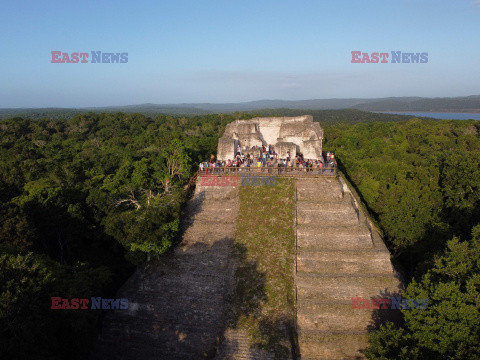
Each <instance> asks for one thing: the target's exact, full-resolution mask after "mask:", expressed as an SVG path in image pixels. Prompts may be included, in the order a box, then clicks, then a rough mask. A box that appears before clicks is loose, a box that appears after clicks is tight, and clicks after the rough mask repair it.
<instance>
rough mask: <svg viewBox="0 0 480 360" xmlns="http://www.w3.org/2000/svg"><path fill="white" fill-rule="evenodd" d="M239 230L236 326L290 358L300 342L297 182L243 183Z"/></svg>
mask: <svg viewBox="0 0 480 360" xmlns="http://www.w3.org/2000/svg"><path fill="white" fill-rule="evenodd" d="M239 195H240V196H239V197H240V210H239V214H238V217H237V221H236V223H237V226H236V232H235V254H234V255H235V259H236V261H237V265H238V267H237V270H236V273H235V282H236V286H235V291H234V294H233V296H232V300H231V305H232V306H231V308H232V310H231V311H232V313H231V314H230V319H231V324H230V326H232V327H237V326H238V327H240V328H241V329H244V330H247V331H248V333H249V334H250V336H251V341H252V345H255V346H257V347H259V348H261V349H264V350H268V351H269V352H272V353H274V354H275V358H276V359H287V358H290V356H291V353H292V347H295V345H294V344H295V343H296V333H295V325H294V324H295V288H294V264H295V231H294V213H295V186H294V183H293V181H292V180H291V179H279V183H278V185H277V186H242V187H240V194H239Z"/></svg>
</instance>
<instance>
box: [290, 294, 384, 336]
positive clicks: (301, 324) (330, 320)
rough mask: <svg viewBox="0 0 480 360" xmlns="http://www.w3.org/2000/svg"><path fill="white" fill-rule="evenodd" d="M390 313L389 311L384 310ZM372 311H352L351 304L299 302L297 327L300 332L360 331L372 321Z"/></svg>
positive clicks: (365, 328)
mask: <svg viewBox="0 0 480 360" xmlns="http://www.w3.org/2000/svg"><path fill="white" fill-rule="evenodd" d="M384 311H391V310H384ZM372 313H373V310H370V309H352V303H351V301H350V302H346V303H345V302H343V303H342V302H339V303H331V302H329V303H325V302H323V303H322V302H316V301H299V302H298V303H297V325H298V329H300V330H325V331H327V330H328V331H343V330H348V331H362V330H367V327H368V326H369V325H370V323H371V321H372Z"/></svg>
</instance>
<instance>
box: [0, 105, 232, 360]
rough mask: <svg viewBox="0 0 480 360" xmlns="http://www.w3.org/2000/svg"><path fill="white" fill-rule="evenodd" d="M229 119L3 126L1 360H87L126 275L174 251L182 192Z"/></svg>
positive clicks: (96, 119) (113, 118) (107, 117)
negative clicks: (98, 303) (69, 305)
mask: <svg viewBox="0 0 480 360" xmlns="http://www.w3.org/2000/svg"><path fill="white" fill-rule="evenodd" d="M232 120H234V118H233V117H232V116H223V115H208V116H197V117H191V118H189V119H186V118H174V117H172V116H157V117H155V118H154V119H151V118H146V117H144V116H143V115H139V114H132V115H126V114H121V113H117V114H106V113H104V114H94V113H89V114H85V115H84V114H81V115H76V116H75V117H74V118H72V119H71V120H51V119H41V120H28V119H22V118H13V119H10V120H4V121H1V122H0V158H1V161H0V197H1V203H0V254H1V255H0V286H1V289H0V290H1V291H0V319H1V324H2V330H1V336H0V358H2V359H13V358H22V359H23V358H29V359H34V358H38V359H45V358H50V359H67V358H75V357H78V358H82V356H84V355H85V353H86V352H87V351H88V349H89V346H90V345H91V344H92V341H93V340H94V338H95V333H96V331H95V330H96V326H97V323H98V320H99V317H100V315H101V311H80V312H78V311H68V310H56V311H52V310H50V306H51V300H50V297H52V296H56V297H62V298H75V297H84V298H90V297H92V296H95V297H97V296H100V297H107V298H108V297H110V298H112V297H114V295H115V291H116V290H117V289H118V287H119V285H120V284H121V283H122V282H123V281H124V280H125V279H126V277H127V276H128V275H129V274H130V273H131V271H132V264H138V263H140V262H142V261H144V260H145V259H146V258H147V257H148V256H158V255H161V254H163V253H165V252H166V251H168V249H169V248H171V247H172V245H173V244H174V243H175V240H176V235H177V232H178V229H179V219H180V216H181V211H182V205H183V202H184V200H185V195H184V193H185V192H184V191H183V186H184V185H185V183H186V182H187V181H188V179H189V177H190V176H191V175H192V173H193V171H194V170H196V166H197V165H196V164H197V163H198V161H199V160H200V159H207V158H209V157H210V154H214V153H216V147H217V141H218V137H219V136H220V135H221V133H222V132H223V130H224V127H225V125H226V124H227V123H228V122H231V121H232Z"/></svg>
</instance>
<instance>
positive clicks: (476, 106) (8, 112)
mask: <svg viewBox="0 0 480 360" xmlns="http://www.w3.org/2000/svg"><path fill="white" fill-rule="evenodd" d="M265 109H277V110H278V109H282V110H283V111H285V109H292V110H304V111H307V110H308V111H313V110H338V109H357V110H363V111H392V112H395V111H418V112H465V113H480V95H473V96H464V97H454V98H424V97H388V98H376V99H361V98H351V99H312V100H258V101H249V102H240V103H218V104H216V103H182V104H150V103H147V104H138V105H125V106H105V107H86V108H10V109H0V119H2V118H3V119H4V118H11V117H15V116H23V117H28V118H37V119H38V118H42V117H48V118H51V119H59V118H71V117H73V116H75V115H76V114H80V113H85V112H89V111H94V112H124V113H140V114H143V115H145V116H151V117H153V116H156V115H160V114H165V115H185V116H187V115H203V114H208V113H229V112H236V111H243V112H245V111H259V110H265Z"/></svg>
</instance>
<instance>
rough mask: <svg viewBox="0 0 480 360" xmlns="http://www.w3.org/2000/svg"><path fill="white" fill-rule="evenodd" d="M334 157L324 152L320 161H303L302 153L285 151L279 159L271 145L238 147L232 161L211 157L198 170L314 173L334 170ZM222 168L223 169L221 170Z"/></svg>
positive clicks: (332, 154)
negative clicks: (274, 169) (248, 169)
mask: <svg viewBox="0 0 480 360" xmlns="http://www.w3.org/2000/svg"><path fill="white" fill-rule="evenodd" d="M335 164H336V163H335V155H334V153H333V152H330V151H328V152H326V153H324V154H323V155H322V158H321V159H305V158H304V156H303V154H302V153H296V154H295V155H293V154H292V155H291V154H290V151H287V154H286V157H285V158H280V157H279V155H278V153H277V152H276V151H275V148H274V147H273V146H272V145H263V146H253V147H250V148H249V147H247V146H244V147H243V148H241V147H240V146H238V148H237V152H236V155H235V158H234V159H229V160H222V161H220V160H217V161H215V159H214V157H213V155H212V158H211V159H210V162H208V161H205V162H201V163H200V165H199V169H200V171H201V172H205V173H209V172H212V173H213V172H217V170H218V171H222V170H223V171H225V172H229V171H240V170H241V169H242V168H250V167H255V168H262V170H261V171H264V170H268V169H270V170H271V169H272V168H278V170H279V172H281V171H282V170H283V171H285V172H286V171H291V170H302V171H306V172H308V171H314V170H317V171H318V170H321V169H324V168H329V169H333V168H335ZM222 168H224V169H222Z"/></svg>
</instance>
